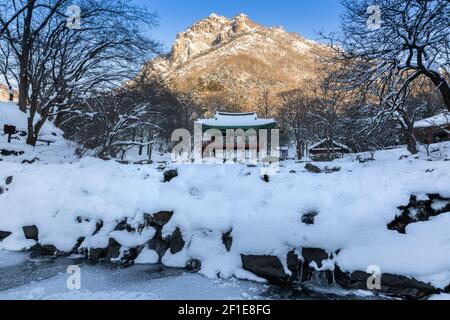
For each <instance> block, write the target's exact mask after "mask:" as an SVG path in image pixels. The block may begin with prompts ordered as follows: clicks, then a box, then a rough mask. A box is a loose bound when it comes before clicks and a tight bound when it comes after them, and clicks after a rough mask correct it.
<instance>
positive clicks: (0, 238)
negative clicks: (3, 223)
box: [0, 230, 11, 241]
mask: <svg viewBox="0 0 450 320" xmlns="http://www.w3.org/2000/svg"><path fill="white" fill-rule="evenodd" d="M10 235H11V232H9V231H1V230H0V241H3V240H5V239H6V238H8V237H9V236H10Z"/></svg>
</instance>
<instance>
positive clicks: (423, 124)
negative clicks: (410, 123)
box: [414, 112, 450, 128]
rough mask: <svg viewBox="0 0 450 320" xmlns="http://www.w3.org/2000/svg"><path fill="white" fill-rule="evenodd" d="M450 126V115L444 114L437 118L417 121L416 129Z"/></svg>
mask: <svg viewBox="0 0 450 320" xmlns="http://www.w3.org/2000/svg"><path fill="white" fill-rule="evenodd" d="M449 124H450V113H448V112H443V113H441V114H438V115H436V116H433V117H430V118H426V119H423V120H420V121H417V122H416V123H415V124H414V128H429V127H442V126H446V125H449Z"/></svg>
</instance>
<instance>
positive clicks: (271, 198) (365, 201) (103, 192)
mask: <svg viewBox="0 0 450 320" xmlns="http://www.w3.org/2000/svg"><path fill="white" fill-rule="evenodd" d="M395 158H396V159H395V160H391V159H389V157H388V156H387V155H383V156H380V159H381V160H377V161H371V162H367V163H363V164H361V163H358V162H353V161H349V160H348V159H347V160H345V159H344V160H339V161H338V162H337V163H338V164H339V165H340V166H341V170H340V171H339V172H335V173H332V174H314V173H309V172H306V170H305V169H304V164H302V163H294V162H286V163H284V164H283V166H282V167H281V168H280V172H279V173H278V174H276V175H274V176H271V177H270V182H269V183H266V182H265V181H264V180H263V179H262V178H261V176H260V168H258V167H255V168H250V167H247V166H243V165H222V166H214V165H181V166H179V167H177V169H178V172H179V175H178V177H176V178H174V179H173V180H171V181H170V182H169V183H163V182H162V180H163V179H162V172H160V171H158V170H157V165H152V166H138V165H120V164H118V163H116V162H114V161H102V160H98V159H94V158H84V159H82V160H80V161H78V162H74V163H61V164H47V165H44V164H40V163H37V164H34V165H33V166H32V167H30V166H22V165H19V164H16V163H10V162H3V163H0V184H1V183H2V181H4V179H5V178H6V177H7V176H11V175H12V176H14V179H13V183H12V184H11V185H9V186H8V189H9V190H8V191H7V192H5V193H4V194H2V195H0V230H3V231H9V232H12V233H13V235H12V236H10V237H8V238H6V239H5V240H4V241H3V242H0V249H6V250H19V249H23V248H28V247H30V246H32V245H33V244H34V243H35V242H34V241H33V240H26V239H24V237H23V232H22V227H23V226H27V225H36V226H37V227H38V229H39V243H41V244H52V245H54V246H56V248H57V249H58V250H60V251H65V252H67V251H71V250H72V249H73V247H74V246H75V244H76V243H77V241H78V239H80V238H85V240H84V242H83V244H82V247H85V248H104V247H106V246H107V245H108V239H109V238H114V239H115V240H116V241H117V242H119V243H120V244H122V245H123V246H124V247H127V248H131V247H135V246H140V245H143V244H145V243H146V242H147V241H148V240H149V239H150V238H151V237H153V236H154V235H155V230H153V229H152V228H147V229H144V230H139V226H142V225H144V224H145V223H144V220H145V214H153V213H157V212H160V211H173V212H174V214H173V216H172V218H171V219H170V220H169V222H168V223H167V224H166V225H165V226H164V227H163V228H162V230H161V236H162V237H166V236H169V235H171V234H172V233H173V232H174V231H175V229H176V228H179V229H180V230H181V234H182V238H183V241H184V242H185V243H186V245H185V246H184V248H183V250H182V251H180V252H177V253H171V252H170V250H168V251H167V252H166V254H165V255H164V256H163V257H162V262H163V263H164V264H165V265H167V266H171V267H185V266H186V263H187V262H188V261H189V260H191V259H197V260H200V261H201V270H200V272H201V273H202V274H204V275H206V276H207V277H210V278H214V277H217V275H220V276H221V277H223V278H229V277H232V276H236V277H238V278H245V279H252V280H261V279H258V278H257V277H255V276H253V275H252V274H250V273H249V272H247V271H244V270H243V268H242V261H241V254H244V255H270V256H276V257H279V259H280V261H281V262H282V263H283V266H284V268H285V270H286V272H287V273H288V272H289V271H288V270H287V266H286V255H287V253H288V252H289V251H291V250H292V249H299V248H302V247H303V248H322V249H325V250H328V251H329V252H338V253H337V254H335V255H334V257H335V262H336V263H337V264H338V265H339V266H340V268H341V269H343V270H345V271H355V270H363V271H365V270H366V269H367V268H368V267H369V266H372V265H377V266H379V267H380V269H381V271H382V272H383V273H392V274H398V275H406V276H412V277H414V278H417V279H421V280H423V281H426V282H430V283H432V284H433V285H434V286H436V287H439V288H443V287H445V286H447V285H448V284H449V283H450V273H449V272H450V233H449V232H448V231H449V230H450V213H444V214H441V215H440V216H437V217H434V218H432V219H431V220H430V221H426V222H419V223H413V224H410V225H409V226H408V227H407V229H406V234H400V233H398V232H396V231H392V230H388V229H387V224H389V223H390V222H391V221H392V220H394V218H395V217H396V215H398V214H399V213H400V211H399V210H398V207H399V206H402V205H406V204H408V202H409V200H410V197H411V195H418V196H420V197H422V198H424V197H426V194H441V195H442V196H443V197H446V198H448V197H450V162H448V161H433V162H430V161H424V160H420V159H419V160H416V159H405V160H398V157H397V156H396V157H395ZM383 159H384V160H383ZM319 166H323V165H321V164H319ZM313 211H314V212H317V213H318V215H317V216H316V217H315V221H314V224H312V225H307V224H304V223H302V219H301V218H302V215H303V214H306V213H310V212H313ZM125 218H127V223H128V224H129V226H130V227H131V228H133V229H135V231H131V232H130V231H118V230H115V228H116V226H117V224H118V223H119V222H120V221H123V220H124V219H125ZM99 221H101V222H102V227H101V229H100V230H99V231H98V232H97V233H95V232H96V229H97V227H98V222H99ZM227 232H231V233H230V236H231V237H232V239H233V241H232V246H231V248H230V250H229V251H228V250H227V249H226V248H225V246H224V244H223V239H222V236H223V234H224V233H227ZM94 233H95V235H93V234H94ZM338 250H339V251H338ZM156 261H157V259H156V256H155V252H154V251H151V250H148V249H145V250H144V251H142V252H141V255H140V256H139V257H138V261H137V262H139V263H154V262H156Z"/></svg>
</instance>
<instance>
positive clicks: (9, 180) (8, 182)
mask: <svg viewBox="0 0 450 320" xmlns="http://www.w3.org/2000/svg"><path fill="white" fill-rule="evenodd" d="M12 181H13V177H12V176H9V177H7V178H6V180H5V184H6V185H10V184H11V183H12Z"/></svg>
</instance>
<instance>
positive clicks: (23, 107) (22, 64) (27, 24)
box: [18, 1, 35, 112]
mask: <svg viewBox="0 0 450 320" xmlns="http://www.w3.org/2000/svg"><path fill="white" fill-rule="evenodd" d="M34 2H35V1H28V8H27V14H26V17H25V20H24V25H23V37H22V46H21V49H22V50H21V51H22V52H21V54H20V57H19V68H20V71H19V103H18V105H19V109H20V111H22V112H27V104H28V89H29V87H30V82H29V77H28V73H29V70H28V64H29V61H30V52H31V45H32V43H31V20H32V18H33V10H34Z"/></svg>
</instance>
